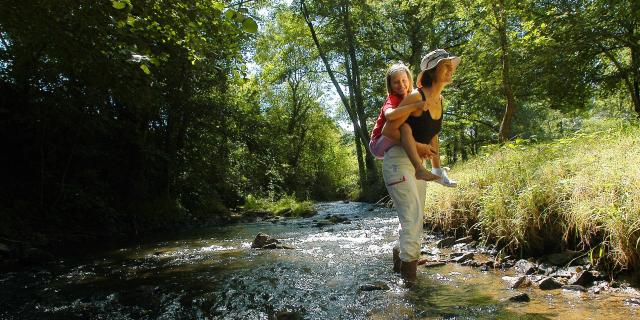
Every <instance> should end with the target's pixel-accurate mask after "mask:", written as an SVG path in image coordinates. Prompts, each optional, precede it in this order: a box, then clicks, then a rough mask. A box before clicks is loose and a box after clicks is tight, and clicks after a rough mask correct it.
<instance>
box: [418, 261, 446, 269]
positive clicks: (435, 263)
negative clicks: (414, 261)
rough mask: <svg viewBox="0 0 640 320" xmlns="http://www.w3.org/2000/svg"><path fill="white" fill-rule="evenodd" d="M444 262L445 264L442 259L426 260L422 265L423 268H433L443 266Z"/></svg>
mask: <svg viewBox="0 0 640 320" xmlns="http://www.w3.org/2000/svg"><path fill="white" fill-rule="evenodd" d="M445 264H447V263H446V262H443V261H427V262H426V263H425V264H424V267H425V268H435V267H440V266H444V265H445Z"/></svg>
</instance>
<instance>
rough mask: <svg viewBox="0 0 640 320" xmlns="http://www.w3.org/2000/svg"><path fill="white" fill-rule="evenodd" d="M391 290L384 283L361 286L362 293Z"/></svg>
mask: <svg viewBox="0 0 640 320" xmlns="http://www.w3.org/2000/svg"><path fill="white" fill-rule="evenodd" d="M374 290H389V286H388V285H387V284H386V283H384V282H382V281H378V282H374V283H366V284H363V285H361V286H360V291H374Z"/></svg>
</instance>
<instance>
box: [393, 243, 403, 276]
mask: <svg viewBox="0 0 640 320" xmlns="http://www.w3.org/2000/svg"><path fill="white" fill-rule="evenodd" d="M401 263H402V260H400V248H399V247H398V246H395V247H393V272H395V273H400V264H401Z"/></svg>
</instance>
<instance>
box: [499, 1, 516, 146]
mask: <svg viewBox="0 0 640 320" xmlns="http://www.w3.org/2000/svg"><path fill="white" fill-rule="evenodd" d="M493 9H494V14H495V17H496V21H497V26H498V30H497V31H498V36H499V37H500V51H501V53H502V57H501V60H502V88H503V91H504V95H505V97H506V98H507V106H506V108H505V111H504V115H503V117H502V122H501V123H500V132H499V133H498V139H499V140H500V142H505V141H507V140H508V139H509V133H510V132H511V122H512V120H513V115H514V114H515V112H516V103H515V98H514V96H513V90H512V89H511V79H510V77H509V72H510V68H511V57H510V53H509V39H508V38H507V17H506V13H505V8H504V0H499V1H497V3H496V4H494V7H493Z"/></svg>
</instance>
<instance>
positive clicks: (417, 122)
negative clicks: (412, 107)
mask: <svg viewBox="0 0 640 320" xmlns="http://www.w3.org/2000/svg"><path fill="white" fill-rule="evenodd" d="M418 91H419V92H420V95H421V96H422V101H426V100H427V97H426V96H425V95H424V92H423V91H422V88H418ZM440 107H441V108H442V100H440ZM406 123H407V124H409V126H410V127H411V131H413V138H414V139H415V140H416V141H417V142H420V143H425V144H426V143H430V142H431V139H432V138H433V137H435V136H436V135H437V134H438V133H440V131H441V130H442V116H440V119H438V120H434V119H433V118H432V117H431V113H429V110H427V111H423V112H422V113H421V114H420V115H419V116H417V117H414V116H409V118H407V121H406Z"/></svg>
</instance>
